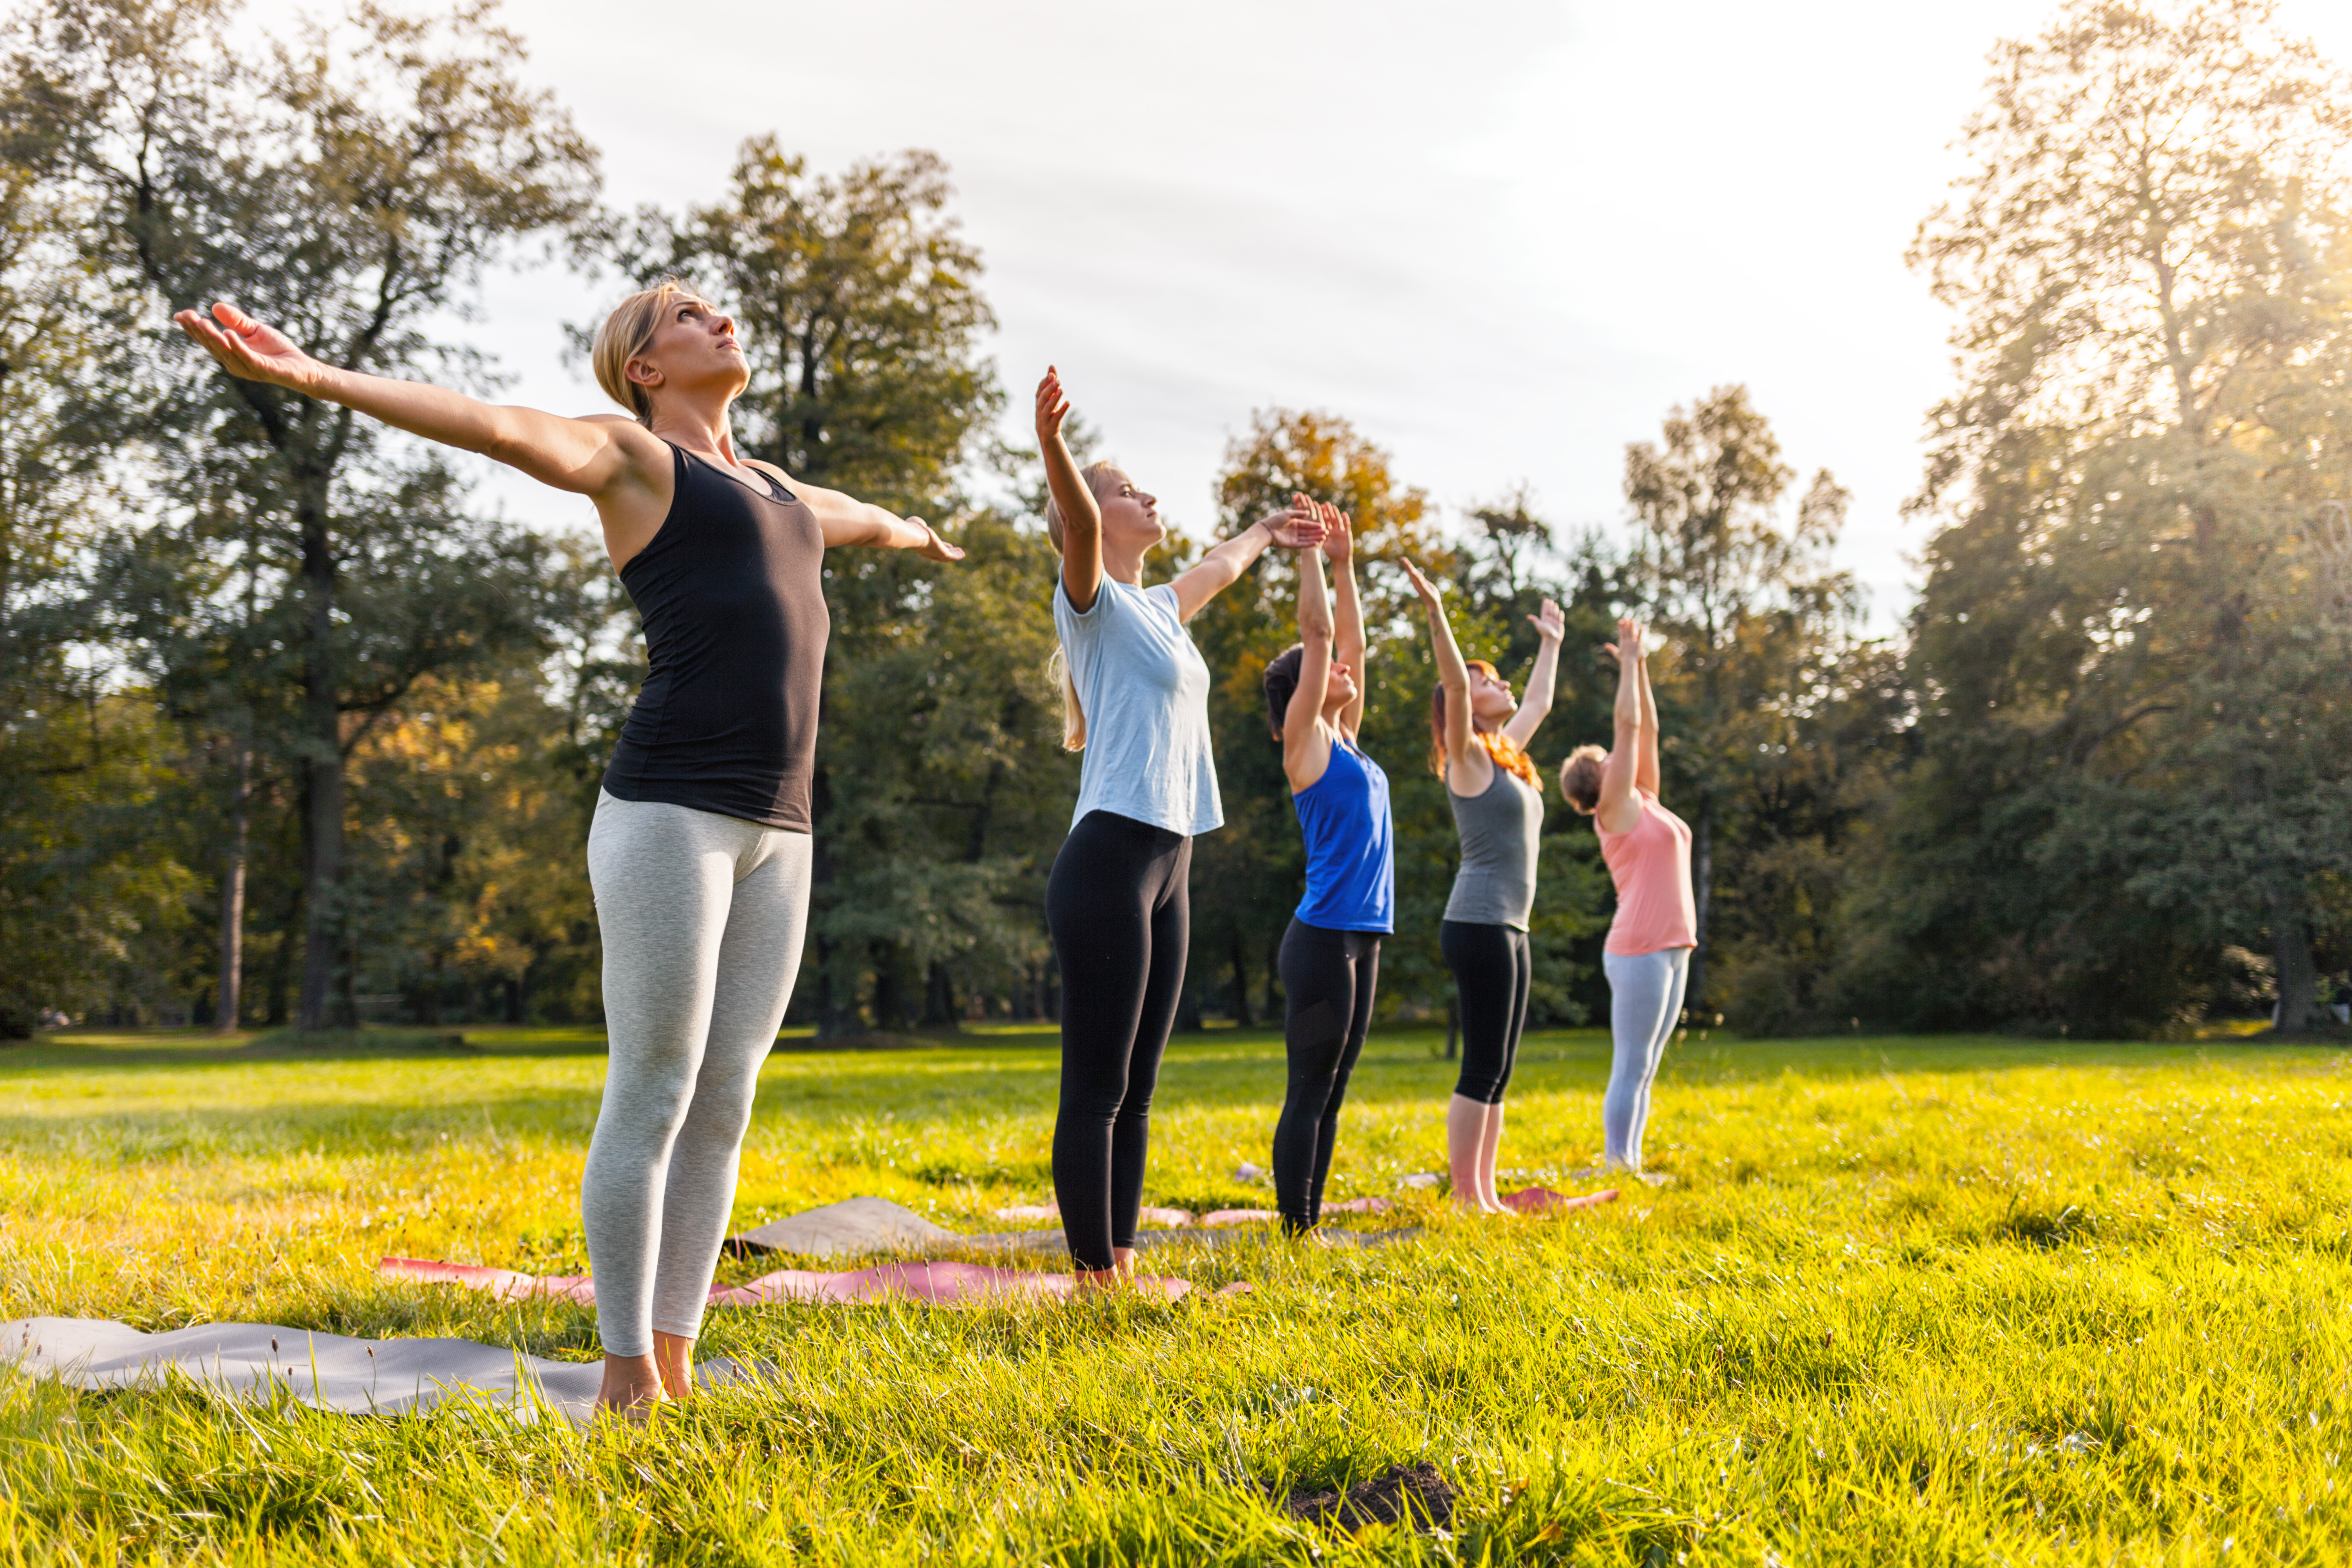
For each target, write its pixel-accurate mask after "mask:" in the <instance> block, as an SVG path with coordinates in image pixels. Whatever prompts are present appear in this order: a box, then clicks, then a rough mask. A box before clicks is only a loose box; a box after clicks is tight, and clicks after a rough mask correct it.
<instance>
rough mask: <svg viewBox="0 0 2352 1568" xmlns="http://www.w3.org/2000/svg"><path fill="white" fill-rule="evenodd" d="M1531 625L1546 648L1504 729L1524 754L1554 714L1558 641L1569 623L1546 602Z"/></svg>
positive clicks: (1540, 650) (1538, 654) (1541, 649)
mask: <svg viewBox="0 0 2352 1568" xmlns="http://www.w3.org/2000/svg"><path fill="white" fill-rule="evenodd" d="M1528 624H1529V625H1531V626H1534V627H1535V628H1536V634H1537V635H1538V637H1542V638H1543V645H1542V646H1541V647H1538V648H1537V649H1536V663H1535V668H1534V669H1532V670H1530V671H1529V672H1528V689H1527V692H1526V695H1524V696H1523V697H1521V698H1520V700H1519V706H1518V709H1517V711H1516V712H1514V713H1513V714H1512V715H1511V721H1510V722H1509V723H1507V724H1506V725H1504V726H1503V733H1504V734H1505V735H1506V736H1507V737H1508V738H1509V740H1510V742H1511V744H1513V745H1515V746H1517V747H1518V748H1519V749H1520V750H1521V751H1525V750H1527V746H1528V742H1529V741H1532V740H1534V739H1535V738H1536V729H1537V727H1538V725H1540V724H1542V722H1543V721H1544V716H1545V715H1546V714H1548V713H1549V712H1550V711H1551V699H1552V693H1553V692H1554V691H1555V690H1556V689H1558V687H1559V639H1560V638H1561V637H1565V636H1567V635H1568V623H1567V622H1566V621H1565V620H1563V619H1561V618H1560V614H1559V605H1557V604H1554V603H1553V602H1552V601H1551V600H1549V599H1546V600H1545V601H1544V602H1543V613H1542V614H1541V615H1539V616H1528Z"/></svg>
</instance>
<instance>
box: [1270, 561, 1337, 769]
mask: <svg viewBox="0 0 2352 1568" xmlns="http://www.w3.org/2000/svg"><path fill="white" fill-rule="evenodd" d="M1298 642H1299V647H1301V649H1302V650H1303V651H1302V653H1301V655H1300V657H1299V660H1298V686H1297V689H1296V690H1294V691H1292V692H1291V694H1290V706H1289V707H1288V708H1286V709H1285V710H1283V715H1282V772H1283V775H1284V776H1285V777H1286V778H1287V779H1288V780H1289V781H1290V793H1291V794H1293V795H1296V794H1297V793H1298V792H1299V791H1300V790H1303V789H1312V788H1314V787H1315V784H1316V781H1318V779H1320V778H1322V776H1323V773H1324V770H1326V769H1327V768H1328V767H1329V766H1330V765H1331V734H1330V731H1328V730H1326V729H1324V728H1323V723H1322V719H1323V694H1324V692H1325V691H1326V690H1328V689H1329V687H1330V684H1331V602H1330V599H1329V598H1328V596H1327V595H1325V594H1324V592H1323V557H1322V556H1321V554H1319V553H1318V552H1315V551H1312V550H1302V551H1300V552H1298Z"/></svg>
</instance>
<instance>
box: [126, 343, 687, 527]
mask: <svg viewBox="0 0 2352 1568" xmlns="http://www.w3.org/2000/svg"><path fill="white" fill-rule="evenodd" d="M172 319H173V321H176V322H177V323H179V327H180V330H181V331H184V332H185V333H187V335H188V336H189V337H191V338H193V339H194V340H195V341H196V342H198V343H200V344H202V345H203V346H204V347H205V350H207V351H208V352H209V353H211V354H212V356H213V358H215V359H216V360H218V361H219V362H220V363H221V366H222V368H223V369H225V370H226V371H227V372H228V373H229V374H231V375H233V376H236V377H237V378H239V379H240V380H244V381H259V382H266V383H268V384H270V385H273V386H282V387H285V388H287V389H288V390H289V391H292V392H299V393H301V394H303V395H306V396H310V397H316V398H320V399H321V400H323V401H325V402H328V403H340V404H341V405H343V406H344V407H346V408H351V409H355V410H357V411H358V412H360V413H362V414H365V415H367V416H370V417H371V418H375V419H381V420H383V422H384V423H385V424H387V425H390V426H394V427H395V428H398V429H402V430H405V431H407V432H408V433H409V434H410V435H412V436H422V437H425V439H426V440H428V441H437V442H439V443H440V444H441V445H443V446H445V447H457V448H459V449H460V450H463V451H467V452H479V453H481V454H482V455H483V456H484V457H486V458H496V459H497V460H498V461H499V462H501V463H504V464H506V465H507V466H508V467H509V468H518V469H520V470H521V471H522V472H523V473H526V474H529V475H530V477H531V478H532V479H537V480H539V482H540V483H541V484H544V485H552V486H554V487H555V488H556V489H560V490H569V491H571V492H572V493H573V494H575V495H584V496H593V497H596V498H597V499H598V500H599V501H600V502H601V501H603V500H605V499H606V498H607V496H608V495H609V494H610V493H611V492H612V491H614V490H615V489H621V488H624V487H626V486H628V485H630V484H631V483H633V482H634V483H636V484H639V485H643V484H645V483H646V480H647V479H648V478H649V476H650V474H651V472H652V471H654V470H656V469H657V470H658V472H659V474H660V476H661V481H660V482H661V483H663V484H667V474H668V468H667V465H668V463H669V460H670V458H669V452H668V448H667V447H664V446H663V445H662V443H661V441H660V440H659V439H658V438H657V437H655V436H654V435H653V434H652V433H651V432H649V431H647V430H646V429H645V428H644V426H640V425H638V424H637V423H636V422H635V420H633V419H626V418H624V417H622V416H619V415H611V416H591V417H589V418H585V419H567V418H565V417H563V416H561V415H556V414H543V413H541V411H540V410H538V409H536V408H521V407H516V406H511V405H496V404H488V403H484V402H481V401H480V400H479V399H478V398H472V397H468V396H467V395H465V394H464V393H461V392H451V391H449V390H448V389H447V388H446V387H440V386H428V385H426V384H424V383H423V382H415V381H394V380H392V379H391V378H390V377H387V376H381V375H369V374H365V373H364V372H362V371H356V370H341V369H338V368H336V367H335V366H333V365H329V364H321V363H319V362H318V361H317V360H315V359H312V358H311V357H310V355H309V354H308V353H304V352H303V351H302V350H301V349H300V348H299V347H297V346H296V345H295V343H294V342H293V341H292V340H291V339H289V338H288V337H287V336H286V335H285V334H284V333H283V332H280V331H278V329H276V328H275V327H270V326H266V325H264V324H263V323H262V322H260V321H255V320H254V319H253V318H252V317H250V316H248V315H247V314H246V313H245V312H244V311H242V310H238V309H237V308H236V306H234V305H230V304H226V303H222V304H216V305H215V306H214V307H213V309H212V314H211V315H210V316H209V317H208V316H205V314H204V313H203V312H201V311H197V310H182V311H180V312H179V313H178V314H177V315H175V316H173V318H172ZM659 521H660V520H659V519H656V520H655V522H656V526H658V524H659Z"/></svg>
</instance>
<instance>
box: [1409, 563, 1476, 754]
mask: <svg viewBox="0 0 2352 1568" xmlns="http://www.w3.org/2000/svg"><path fill="white" fill-rule="evenodd" d="M1404 574H1405V575H1406V576H1407V577H1408V578H1410V579H1412V591H1413V592H1414V593H1416V594H1418V595H1421V607H1422V608H1423V609H1424V610H1426V611H1428V612H1429V648H1430V652H1431V654H1432V655H1433V656H1434V657H1435V658H1436V660H1437V684H1438V685H1439V686H1441V687H1443V688H1444V689H1445V769H1446V781H1445V782H1446V787H1447V788H1448V789H1451V790H1453V791H1454V794H1456V795H1477V794H1480V793H1482V792H1483V791H1484V790H1485V789H1486V786H1487V785H1488V784H1493V783H1494V782H1495V763H1494V761H1493V759H1491V758H1489V757H1488V756H1487V755H1486V748H1485V747H1484V746H1474V745H1472V744H1471V743H1470V667H1469V665H1468V664H1466V663H1465V662H1464V660H1463V658H1462V648H1461V646H1460V645H1459V644H1457V643H1456V642H1455V641H1454V626H1453V623H1452V622H1451V621H1449V620H1447V619H1446V616H1445V604H1444V601H1443V600H1442V599H1440V598H1439V597H1438V596H1437V585H1436V584H1433V583H1432V582H1431V581H1430V580H1429V579H1428V578H1426V577H1424V576H1423V575H1422V574H1421V568H1420V567H1418V566H1415V565H1414V564H1413V563H1412V562H1410V561H1408V562H1406V563H1404Z"/></svg>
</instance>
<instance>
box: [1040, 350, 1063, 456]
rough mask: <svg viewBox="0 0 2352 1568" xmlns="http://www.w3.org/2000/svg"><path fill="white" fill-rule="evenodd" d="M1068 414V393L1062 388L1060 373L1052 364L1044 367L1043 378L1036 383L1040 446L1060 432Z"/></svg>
mask: <svg viewBox="0 0 2352 1568" xmlns="http://www.w3.org/2000/svg"><path fill="white" fill-rule="evenodd" d="M1069 416H1070V398H1069V395H1068V394H1067V393H1066V392H1064V391H1063V390H1062V373H1061V372H1060V371H1058V370H1055V368H1054V367H1053V366H1052V365H1050V364H1049V365H1047V366H1046V367H1045V380H1043V381H1041V382H1039V383H1038V384H1037V440H1038V443H1039V444H1040V445H1041V446H1042V445H1044V444H1045V443H1046V442H1049V441H1051V440H1053V439H1054V437H1056V436H1059V435H1060V434H1061V433H1062V421H1063V420H1065V419H1066V418H1068V417H1069Z"/></svg>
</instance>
